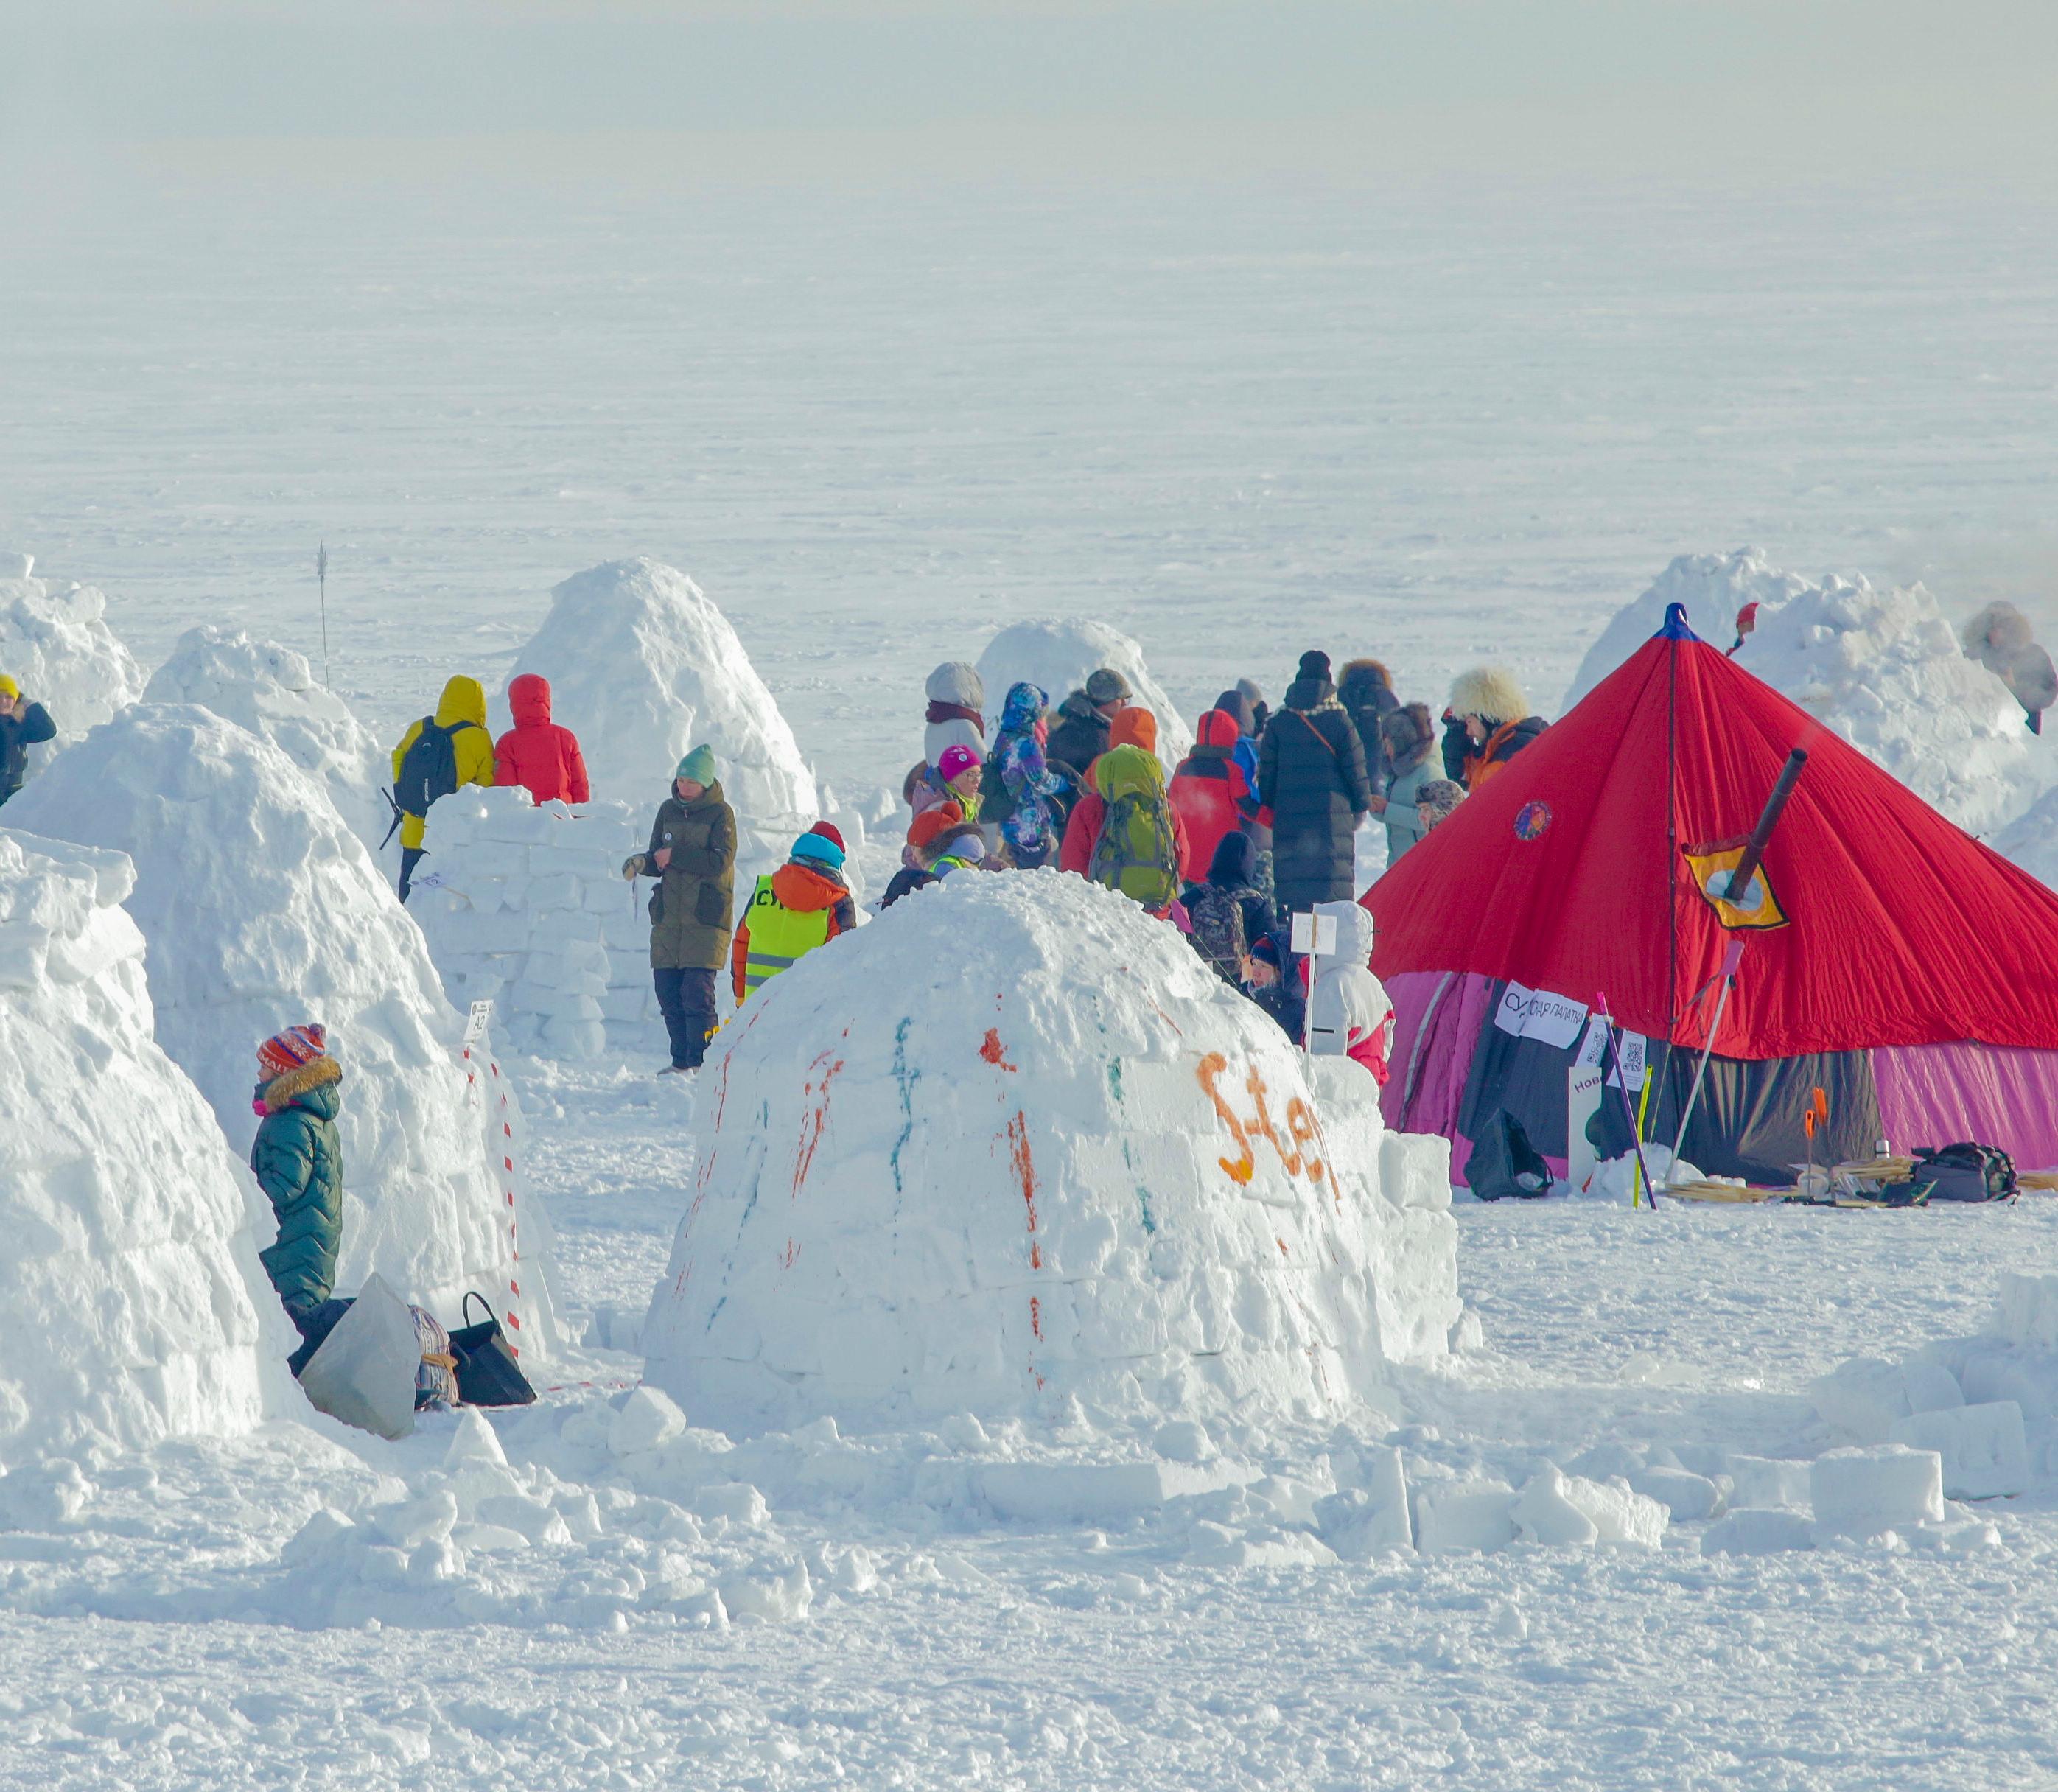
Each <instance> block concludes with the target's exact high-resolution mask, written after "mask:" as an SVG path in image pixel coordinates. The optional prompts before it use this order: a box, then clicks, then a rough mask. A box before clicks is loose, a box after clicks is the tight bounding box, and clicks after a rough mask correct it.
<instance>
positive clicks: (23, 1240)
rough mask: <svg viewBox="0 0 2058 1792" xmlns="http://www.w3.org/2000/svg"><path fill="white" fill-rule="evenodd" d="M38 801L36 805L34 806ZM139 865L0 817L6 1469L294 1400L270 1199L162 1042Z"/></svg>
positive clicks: (255, 1414) (129, 1444)
mask: <svg viewBox="0 0 2058 1792" xmlns="http://www.w3.org/2000/svg"><path fill="white" fill-rule="evenodd" d="M24 800H25V801H26V799H24ZM132 880H133V871H132V869H131V868H130V866H129V862H128V860H125V859H124V858H122V857H121V855H120V854H118V853H113V852H92V851H89V850H85V849H81V848H78V847H76V846H70V845H65V844H59V843H58V842H55V841H50V840H38V839H36V838H34V837H33V836H30V835H27V834H25V833H20V832H14V831H10V830H5V829H0V1111H4V1112H5V1114H6V1117H7V1119H6V1124H5V1125H4V1126H0V1227H4V1228H5V1230H6V1238H7V1241H8V1243H7V1250H6V1253H5V1254H4V1256H0V1329H4V1331H5V1333H6V1340H7V1343H6V1352H5V1353H4V1357H0V1364H3V1365H4V1366H0V1461H4V1462H5V1463H6V1464H7V1465H8V1466H9V1467H10V1468H18V1467H20V1466H21V1464H22V1463H23V1462H24V1461H26V1460H29V1459H30V1458H31V1457H34V1456H39V1455H46V1454H50V1453H52V1452H70V1451H75V1450H77V1449H79V1448H81V1447H84V1446H87V1445H89V1444H95V1443H99V1444H111V1445H115V1446H118V1447H123V1448H141V1447H143V1446H145V1445H147V1444H152V1443H154V1442H156V1441H157V1440H158V1439H160V1438H162V1437H165V1436H171V1435H174V1434H178V1433H183V1432H210V1433H213V1434H216V1435H219V1436H228V1435H232V1434H234V1433H236V1432H243V1431H247V1430H248V1429H249V1428H251V1427H252V1425H254V1424H256V1423H257V1422H258V1420H260V1419H261V1418H262V1417H264V1415H265V1413H266V1411H267V1409H268V1408H269V1409H272V1410H280V1409H283V1403H284V1401H285V1399H286V1393H285V1389H286V1385H287V1377H286V1374H285V1369H284V1363H285V1358H286V1356H287V1354H288V1352H290V1351H291V1350H292V1347H293V1345H294V1344H295V1342H296V1339H295V1338H294V1337H293V1334H292V1327H291V1326H290V1325H288V1323H287V1321H286V1317H285V1314H284V1313H283V1312H281V1311H280V1307H279V1304H278V1301H277V1298H276V1296H275V1295H274V1294H273V1293H272V1285H271V1284H270V1282H269V1281H267V1280H266V1278H265V1275H264V1268H263V1266H262V1265H260V1263H259V1262H258V1261H257V1252H258V1250H259V1249H260V1246H264V1245H266V1244H268V1243H270V1242H271V1241H272V1237H273V1235H274V1230H275V1229H274V1227H273V1224H272V1216H271V1213H270V1210H269V1209H268V1207H267V1206H266V1204H265V1202H264V1197H263V1195H262V1194H260V1191H259V1190H258V1187H257V1185H256V1181H255V1180H254V1179H253V1178H252V1177H251V1175H250V1174H249V1172H248V1170H244V1168H243V1167H242V1166H240V1165H239V1164H238V1163H237V1162H236V1160H235V1159H234V1158H232V1156H231V1155H230V1154H229V1151H228V1147H227V1146H225V1145H224V1142H223V1141H222V1138H221V1133H220V1131H219V1130H217V1127H216V1126H215V1124H214V1121H213V1116H212V1115H209V1112H208V1111H207V1106H206V1104H205V1103H204V1102H203V1101H202V1100H201V1098H200V1095H199V1093H198V1092H197V1091H196V1090H195V1089H194V1087H193V1084H192V1083H189V1082H188V1081H187V1080H186V1079H185V1076H184V1075H182V1074H181V1071H180V1070H179V1068H178V1067H177V1065H176V1064H174V1063H173V1062H172V1061H171V1060H170V1059H169V1058H167V1057H166V1056H165V1054H164V1052H163V1051H161V1049H160V1048H159V1047H158V1046H157V1043H155V1041H154V1040H153V1038H152V1036H151V1031H152V1027H151V1013H150V997H149V991H148V989H147V988H146V987H145V982H144V975H143V936H142V934H141V932H138V931H137V926H136V924H135V922H134V921H133V920H132V919H131V918H130V917H129V916H128V915H127V914H126V913H125V912H124V911H123V910H122V908H121V900H122V899H123V897H124V896H126V895H127V894H128V892H129V887H130V884H131V882H132Z"/></svg>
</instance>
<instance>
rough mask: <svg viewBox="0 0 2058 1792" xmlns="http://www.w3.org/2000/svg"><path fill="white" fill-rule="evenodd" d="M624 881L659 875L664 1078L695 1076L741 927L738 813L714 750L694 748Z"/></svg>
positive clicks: (656, 945) (653, 913)
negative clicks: (718, 981)
mask: <svg viewBox="0 0 2058 1792" xmlns="http://www.w3.org/2000/svg"><path fill="white" fill-rule="evenodd" d="M622 876H624V877H626V878H630V879H632V880H633V879H635V878H638V877H654V878H656V879H657V880H658V888H657V889H656V891H655V892H653V894H652V896H651V897H650V976H651V980H652V982H653V983H655V984H656V986H657V991H658V1009H659V1011H661V1013H662V1014H663V1015H664V1017H665V1033H666V1035H668V1037H669V1040H670V1043H671V1047H672V1061H671V1063H669V1065H667V1066H666V1067H665V1069H664V1070H663V1071H660V1072H659V1073H658V1074H659V1075H670V1074H672V1073H673V1072H678V1073H680V1074H684V1073H685V1072H686V1071H697V1070H698V1069H699V1068H700V1067H701V1059H702V1058H703V1057H705V1055H706V1053H707V1042H708V1041H709V1039H711V1038H713V1035H714V1030H715V1007H714V979H715V973H716V972H717V971H719V970H720V969H721V966H722V963H723V961H724V960H725V959H726V958H727V957H728V956H729V935H730V934H731V932H733V931H734V928H735V924H736V900H735V889H736V812H735V811H734V810H733V809H731V808H730V807H729V805H728V803H727V802H726V801H724V800H723V797H722V794H721V783H720V781H718V780H717V778H716V777H715V762H714V749H713V748H712V747H708V746H697V747H695V748H694V749H693V751H692V752H691V753H688V754H687V755H686V757H685V758H683V759H681V761H679V763H678V765H677V768H676V769H674V771H673V776H672V793H671V795H670V796H669V797H666V798H665V801H664V803H663V804H662V805H661V807H660V808H659V809H658V819H657V821H655V822H654V823H653V824H651V828H650V847H649V848H648V849H647V850H646V851H644V852H637V853H634V854H632V855H631V856H630V857H629V858H627V859H626V860H623V862H622Z"/></svg>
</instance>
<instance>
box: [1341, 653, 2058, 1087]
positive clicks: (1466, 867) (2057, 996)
mask: <svg viewBox="0 0 2058 1792" xmlns="http://www.w3.org/2000/svg"><path fill="white" fill-rule="evenodd" d="M1795 746H1802V747H1805V748H1806V749H1807V751H1808V754H1809V759H1808V765H1807V769H1806V771H1805V772H1804V773H1802V777H1801V781H1800V783H1799V785H1798V788H1797V789H1795V791H1794V796H1793V798H1792V801H1790V803H1789V804H1788V805H1787V807H1786V813H1785V815H1784V816H1783V817H1782V820H1781V821H1780V824H1779V826H1778V830H1777V831H1776V832H1775V833H1774V836H1773V838H1772V841H1771V844H1770V847H1769V848H1768V849H1767V851H1766V855H1765V864H1766V875H1767V876H1768V877H1769V878H1770V880H1771V882H1772V884H1773V885H1774V888H1777V889H1778V892H1779V899H1780V901H1781V904H1782V906H1783V907H1784V908H1785V909H1786V912H1787V913H1788V915H1789V916H1790V917H1791V924H1790V925H1789V926H1787V927H1784V928H1778V929H1776V930H1774V931H1770V932H1758V933H1754V934H1752V935H1750V936H1748V939H1749V944H1748V945H1747V946H1746V948H1745V951H1744V955H1743V961H1742V968H1741V969H1740V971H1739V972H1738V977H1737V981H1736V987H1735V988H1734V991H1732V992H1731V994H1730V999H1729V1002H1728V1004H1727V1007H1726V1009H1725V1011H1724V1012H1723V1015H1722V1025H1721V1029H1720V1031H1719V1032H1718V1035H1717V1037H1716V1039H1715V1046H1714V1049H1715V1051H1716V1054H1717V1055H1718V1056H1720V1057H1724V1058H1730V1059H1741V1060H1746V1061H1750V1060H1756V1059H1776V1058H1790V1057H1796V1056H1801V1055H1806V1054H1810V1053H1816V1052H1842V1051H1864V1050H1868V1049H1870V1048H1873V1047H1881V1046H1899V1047H1909V1046H1934V1045H1948V1044H1952V1043H1957V1042H1958V1041H1961V1040H1972V1041H1977V1042H1979V1043H1983V1044H1986V1045H1992V1046H2008V1047H2018V1048H2022V1049H2025V1050H2030V1051H2053V1050H2058V895H2054V894H2053V893H2052V892H2051V891H2049V890H2048V889H2046V888H2044V886H2043V885H2042V884H2039V883H2037V882H2036V880H2034V879H2032V877H2030V876H2028V874H2027V873H2026V872H2022V871H2020V870H2019V869H2017V868H2016V867H2015V866H2013V865H2011V864H2008V862H2007V861H2006V860H2003V859H2001V858H2000V857H1999V856H1997V855H1996V854H1995V853H1994V852H1992V851H1990V850H1989V849H1988V848H1986V847H1984V846H1983V845H1981V844H1980V843H1979V842H1978V841H1977V840H1973V838H1972V837H1971V836H1969V835H1968V834H1966V833H1965V832H1961V830H1960V829H1959V828H1956V827H1954V826H1953V824H1951V823H1949V821H1945V819H1944V818H1943V817H1941V816H1940V815H1939V814H1937V813H1936V811H1935V810H1933V809H1931V808H1929V805H1927V804H1925V802H1923V801H1922V800H1921V798H1920V797H1917V796H1916V795H1915V793H1913V791H1911V790H1909V789H1907V787H1906V786H1905V785H1902V784H1901V783H1899V782H1898V781H1896V780H1895V779H1894V778H1893V777H1892V776H1890V775H1889V773H1886V772H1885V771H1883V770H1881V769H1880V768H1879V767H1878V766H1877V765H1874V764H1873V762H1872V761H1870V760H1869V759H1867V758H1865V757H1864V755H1863V754H1861V753H1859V752H1858V751H1857V749H1855V748H1853V747H1851V746H1849V745H1847V744H1846V743H1845V742H1844V741H1841V740H1840V739H1839V738H1837V737H1836V736H1835V735H1834V734H1832V733H1830V732H1829V731H1828V730H1827V729H1824V728H1823V727H1822V726H1821V725H1819V724H1818V723H1817V722H1816V721H1814V719H1813V718H1812V717H1810V716H1809V715H1808V713H1807V712H1806V710H1804V709H1801V708H1800V707H1799V706H1798V705H1795V704H1794V703H1792V702H1790V701H1788V700H1787V699H1786V697H1782V696H1781V695H1780V694H1779V693H1778V692H1777V691H1775V690H1774V689H1772V688H1771V687H1770V685H1766V684H1765V683H1764V682H1763V681H1762V680H1760V679H1758V678H1757V677H1754V675H1753V674H1751V673H1749V672H1747V671H1746V670H1744V669H1743V668H1742V667H1741V666H1738V665H1737V664H1736V662H1734V661H1733V660H1731V659H1730V658H1727V657H1726V656H1725V655H1724V654H1721V653H1720V652H1718V651H1717V650H1715V649H1714V648H1713V647H1711V646H1709V645H1708V644H1707V643H1706V642H1702V641H1699V640H1697V639H1695V638H1693V637H1692V636H1691V634H1687V633H1686V631H1685V630H1683V628H1681V629H1680V630H1677V631H1676V632H1675V633H1673V634H1660V635H1659V636H1658V637H1656V638H1654V639H1652V640H1651V641H1650V642H1647V643H1646V644H1645V646H1643V648H1642V649H1640V650H1639V651H1638V652H1637V653H1636V654H1635V655H1634V656H1632V657H1631V659H1630V660H1629V661H1628V662H1627V663H1625V664H1624V665H1623V666H1621V667H1619V668H1618V669H1617V670H1616V671H1615V673H1612V674H1611V676H1610V677H1607V678H1606V679H1604V680H1603V681H1602V682H1601V683H1600V684H1599V685H1598V686H1596V687H1595V689H1594V690H1593V691H1592V692H1591V693H1590V694H1589V695H1588V696H1587V698H1586V699H1585V701H1583V702H1581V703H1580V704H1579V705H1577V706H1576V707H1575V709H1573V710H1572V711H1571V713H1569V714H1568V715H1567V716H1566V717H1564V719H1563V721H1559V722H1558V723H1557V724H1556V725H1555V726H1553V727H1551V728H1550V729H1547V730H1546V731H1545V732H1544V733H1543V734H1542V735H1541V736H1540V737H1538V739H1537V740H1536V741H1535V742H1534V743H1532V745H1530V746H1528V747H1527V748H1525V749H1524V751H1523V752H1522V753H1520V754H1518V755H1517V756H1516V757H1515V758H1514V759H1513V760H1512V761H1509V763H1508V765H1507V766H1506V767H1505V768H1504V769H1503V770H1502V771H1501V772H1500V774H1499V775H1498V776H1497V777H1495V778H1494V779H1492V781H1490V782H1488V784H1486V785H1484V786H1483V787H1481V789H1480V790H1479V791H1478V792H1477V793H1475V794H1474V795H1473V796H1472V797H1468V799H1467V800H1466V801H1464V803H1463V804H1462V805H1460V807H1459V809H1458V810H1457V812H1456V813H1455V814H1454V815H1452V817H1450V818H1449V819H1448V821H1444V823H1443V824H1441V825H1440V826H1439V827H1438V828H1436V829H1435V830H1434V831H1433V832H1432V833H1430V834H1429V835H1428V836H1426V837H1424V840H1422V841H1421V842H1420V844H1418V845H1416V847H1415V848H1414V849H1413V850H1412V852H1408V854H1407V855H1406V856H1404V857H1403V858H1402V859H1401V860H1400V862H1399V863H1398V864H1396V865H1395V866H1394V867H1393V868H1392V869H1391V870H1389V872H1387V873H1386V875H1385V876H1383V877H1382V878H1381V879H1380V880H1379V881H1378V882H1377V884H1374V885H1373V888H1371V889H1370V890H1369V891H1368V892H1366V894H1365V897H1364V899H1363V900H1364V901H1365V904H1366V906H1367V907H1368V908H1370V909H1371V910H1372V911H1373V914H1374V915H1375V916H1377V919H1378V921H1379V944H1378V948H1377V952H1376V953H1375V955H1374V956H1373V970H1374V971H1376V972H1377V974H1378V975H1379V977H1380V979H1381V981H1382V982H1384V983H1385V984H1386V985H1387V987H1389V989H1392V988H1393V987H1395V985H1396V983H1397V981H1398V980H1399V979H1402V978H1404V977H1408V976H1411V975H1415V974H1417V973H1421V972H1440V971H1457V972H1460V973H1461V974H1464V975H1472V976H1482V977H1489V978H1496V979H1513V980H1515V981H1517V982H1520V983H1524V984H1526V985H1528V986H1529V987H1532V988H1535V989H1540V990H1544V991H1551V992H1553V993H1555V994H1557V995H1563V996H1565V997H1567V998H1569V999H1571V1000H1573V1001H1575V1002H1578V1003H1583V1004H1588V1005H1591V1004H1592V1003H1594V1001H1595V998H1596V997H1597V996H1599V995H1606V997H1607V999H1608V1002H1609V1004H1610V1006H1611V1008H1612V1010H1613V1011H1614V1013H1615V1015H1616V1016H1617V1018H1618V1019H1619V1020H1620V1021H1621V1022H1622V1023H1623V1025H1625V1026H1627V1027H1631V1028H1632V1029H1633V1030H1635V1031H1638V1032H1641V1033H1643V1034H1646V1035H1651V1036H1654V1037H1656V1038H1659V1039H1667V1038H1669V1039H1672V1040H1673V1041H1675V1043H1677V1044H1678V1045H1679V1046H1680V1047H1685V1048H1688V1049H1691V1050H1692V1051H1695V1052H1698V1051H1699V1049H1700V1047H1702V1044H1703V1043H1705V1027H1706V1013H1705V1011H1704V1010H1703V1008H1701V1007H1694V1008H1691V1010H1690V1000H1691V998H1692V997H1693V995H1694V993H1695V992H1696V991H1698V990H1700V989H1701V988H1702V987H1703V986H1704V985H1706V983H1708V982H1709V981H1710V979H1711V978H1713V977H1714V975H1715V974H1716V972H1717V971H1718V969H1719V968H1720V965H1721V962H1722V952H1723V948H1724V946H1725V945H1726V942H1727V941H1728V940H1729V939H1730V937H1731V936H1730V935H1728V934H1727V933H1726V932H1724V931H1723V929H1722V927H1721V926H1720V924H1718V920H1717V919H1716V916H1715V913H1714V909H1713V908H1712V907H1711V906H1710V904H1709V903H1708V902H1707V901H1706V900H1705V899H1704V898H1703V897H1702V895H1701V894H1700V892H1698V889H1696V888H1694V884H1693V881H1692V878H1691V872H1689V870H1688V869H1687V866H1686V864H1685V860H1684V859H1683V856H1682V853H1683V848H1685V847H1687V846H1689V845H1694V844H1699V843H1701V842H1704V841H1710V840H1728V839H1731V838H1734V837H1735V836H1740V835H1742V834H1746V833H1747V832H1750V828H1751V827H1752V825H1753V824H1754V822H1755V821H1757V819H1758V811H1759V809H1761V808H1762V805H1763V804H1764V801H1765V798H1766V793H1768V792H1769V791H1770V789H1771V788H1772V785H1773V782H1774V780H1775V779H1776V778H1777V777H1778V775H1779V772H1780V769H1781V768H1782V765H1784V764H1785V762H1786V756H1787V753H1788V752H1789V750H1790V749H1792V748H1794V747H1795ZM1410 1043H1412V1042H1410V1041H1408V1040H1407V1039H1401V1040H1400V1041H1399V1042H1397V1058H1399V1059H1401V1060H1403V1061H1404V1059H1405V1058H1406V1055H1407V1053H1408V1048H1409V1045H1410Z"/></svg>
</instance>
